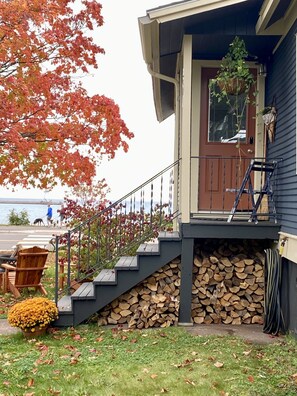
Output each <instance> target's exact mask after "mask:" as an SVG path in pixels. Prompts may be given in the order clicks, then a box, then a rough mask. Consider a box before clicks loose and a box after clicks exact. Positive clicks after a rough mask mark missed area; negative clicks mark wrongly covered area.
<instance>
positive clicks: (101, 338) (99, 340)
mask: <svg viewBox="0 0 297 396" xmlns="http://www.w3.org/2000/svg"><path fill="white" fill-rule="evenodd" d="M103 340H104V338H103V337H98V338H96V341H97V342H102V341H103Z"/></svg>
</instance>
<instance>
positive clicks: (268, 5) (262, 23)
mask: <svg viewBox="0 0 297 396" xmlns="http://www.w3.org/2000/svg"><path fill="white" fill-rule="evenodd" d="M279 2H280V0H265V1H264V3H263V5H262V7H261V10H260V15H259V18H258V21H257V24H256V32H257V33H258V34H259V33H262V32H263V31H264V30H265V29H266V27H267V24H268V22H269V21H270V18H271V16H272V15H273V13H274V11H275V10H276V7H277V6H278V4H279Z"/></svg>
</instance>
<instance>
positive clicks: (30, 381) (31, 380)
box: [27, 378, 34, 388]
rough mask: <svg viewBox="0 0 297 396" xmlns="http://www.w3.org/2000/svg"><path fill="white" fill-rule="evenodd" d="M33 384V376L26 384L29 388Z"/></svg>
mask: <svg viewBox="0 0 297 396" xmlns="http://www.w3.org/2000/svg"><path fill="white" fill-rule="evenodd" d="M33 385H34V379H33V378H30V379H29V381H28V384H27V386H28V387H29V388H31V386H33Z"/></svg>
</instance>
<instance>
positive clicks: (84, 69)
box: [0, 0, 133, 188]
mask: <svg viewBox="0 0 297 396" xmlns="http://www.w3.org/2000/svg"><path fill="white" fill-rule="evenodd" d="M74 3H75V0H10V1H7V0H0V103H1V106H0V185H5V186H16V185H20V186H22V187H30V186H34V187H39V188H51V187H53V186H54V185H55V184H56V183H57V180H58V179H59V180H60V181H61V183H62V184H64V185H68V186H75V185H78V184H80V183H81V182H86V183H88V182H90V181H91V180H92V178H93V177H94V176H95V173H96V165H98V163H99V161H100V157H101V156H102V155H107V156H108V157H110V158H112V157H114V155H115V152H116V150H118V149H119V148H122V149H123V150H124V151H127V150H128V144H127V140H128V139H131V138H132V137H133V134H132V133H131V132H130V131H129V130H128V128H127V126H126V124H125V122H124V121H123V120H122V119H121V115H120V110H119V107H118V106H117V105H116V104H115V102H114V101H113V100H112V99H110V98H107V97H105V96H102V95H99V94H97V95H94V96H90V95H89V94H88V93H87V91H86V89H85V88H84V87H83V85H82V84H81V82H79V80H78V79H77V78H75V77H77V76H78V75H81V74H82V73H83V74H88V73H91V71H92V70H93V69H94V68H97V67H98V65H97V57H98V55H99V54H104V50H103V49H102V48H101V47H100V46H99V45H98V44H96V43H95V41H94V40H93V38H92V36H91V33H92V31H93V30H94V29H95V28H97V27H100V26H101V25H102V24H103V18H102V15H101V5H100V4H99V3H98V2H97V1H96V0H81V2H80V3H81V4H80V6H79V7H77V5H76V6H74ZM76 3H77V2H76ZM99 89H100V87H99V86H98V90H99Z"/></svg>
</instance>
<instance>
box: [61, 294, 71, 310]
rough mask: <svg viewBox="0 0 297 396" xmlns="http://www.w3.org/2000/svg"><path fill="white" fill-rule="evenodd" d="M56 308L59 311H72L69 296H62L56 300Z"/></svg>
mask: <svg viewBox="0 0 297 396" xmlns="http://www.w3.org/2000/svg"><path fill="white" fill-rule="evenodd" d="M58 310H59V312H71V311H72V303H71V296H64V297H62V298H61V299H60V300H59V301H58Z"/></svg>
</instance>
